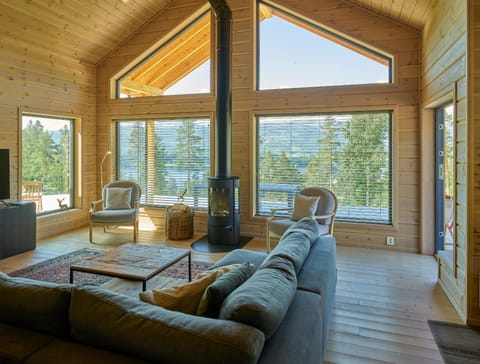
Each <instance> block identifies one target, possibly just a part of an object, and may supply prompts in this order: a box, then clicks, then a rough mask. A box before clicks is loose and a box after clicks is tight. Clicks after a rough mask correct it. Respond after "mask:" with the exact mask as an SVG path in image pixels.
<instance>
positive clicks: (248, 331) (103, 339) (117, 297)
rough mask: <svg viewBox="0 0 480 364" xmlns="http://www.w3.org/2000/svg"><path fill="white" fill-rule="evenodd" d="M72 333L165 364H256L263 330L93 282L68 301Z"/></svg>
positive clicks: (75, 290) (110, 348)
mask: <svg viewBox="0 0 480 364" xmlns="http://www.w3.org/2000/svg"><path fill="white" fill-rule="evenodd" d="M70 321H71V330H72V337H73V338H74V339H75V340H77V341H80V342H83V343H86V344H90V345H93V346H97V347H102V348H105V349H108V350H113V351H117V352H122V353H125V354H129V355H132V356H135V357H138V358H142V359H145V360H149V361H152V362H157V363H158V362H161V363H255V362H256V361H257V360H258V357H259V356H260V354H261V351H262V348H263V344H264V341H265V337H264V335H263V334H262V332H261V331H259V330H257V329H255V328H254V327H250V326H247V325H243V324H240V323H237V322H233V321H222V320H216V319H210V318H206V317H199V316H193V315H188V314H184V313H181V312H175V311H170V310H167V309H164V308H162V307H158V306H154V305H151V304H149V303H145V302H143V301H140V300H138V299H135V298H133V297H128V296H124V295H121V294H118V293H115V292H112V291H109V290H107V289H104V288H101V287H99V286H95V285H84V286H82V287H77V288H75V289H74V291H73V293H72V302H71V305H70Z"/></svg>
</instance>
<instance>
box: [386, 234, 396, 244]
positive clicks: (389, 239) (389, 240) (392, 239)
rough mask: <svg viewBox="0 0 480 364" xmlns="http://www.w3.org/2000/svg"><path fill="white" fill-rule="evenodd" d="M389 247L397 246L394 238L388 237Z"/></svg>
mask: <svg viewBox="0 0 480 364" xmlns="http://www.w3.org/2000/svg"><path fill="white" fill-rule="evenodd" d="M387 245H390V246H392V245H395V239H394V238H393V236H387Z"/></svg>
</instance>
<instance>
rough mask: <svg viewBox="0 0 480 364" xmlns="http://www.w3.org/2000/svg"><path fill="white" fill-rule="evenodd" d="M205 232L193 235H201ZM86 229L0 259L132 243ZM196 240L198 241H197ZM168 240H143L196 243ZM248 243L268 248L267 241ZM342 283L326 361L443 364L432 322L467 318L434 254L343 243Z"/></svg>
mask: <svg viewBox="0 0 480 364" xmlns="http://www.w3.org/2000/svg"><path fill="white" fill-rule="evenodd" d="M199 237H201V236H200V235H197V236H195V237H194V238H199ZM94 239H95V240H96V243H95V244H93V245H92V244H89V243H88V230H87V229H86V228H85V229H79V230H76V231H72V232H69V233H66V234H63V235H59V236H55V237H53V238H50V239H44V240H41V241H39V242H38V244H37V249H35V250H34V251H30V252H26V253H23V254H20V255H17V256H14V257H10V258H7V259H3V260H0V271H4V272H7V273H8V272H11V271H14V270H16V269H19V268H22V267H26V266H29V265H31V264H34V263H37V262H40V261H43V260H46V259H50V258H54V257H55V256H58V255H61V254H65V253H68V252H71V251H74V250H77V249H80V248H84V247H95V248H100V249H111V248H114V247H116V246H119V245H121V244H124V243H128V242H131V231H128V230H124V229H117V230H111V231H110V232H109V233H107V234H104V233H103V232H102V230H101V228H97V229H96V231H95V235H94ZM192 240H195V239H192ZM192 240H190V241H168V240H167V241H165V238H164V236H163V233H162V232H159V233H156V232H154V231H141V232H140V234H139V242H141V243H145V244H158V245H166V246H172V247H181V248H188V247H190V242H191V241H192ZM245 248H247V249H252V250H257V251H264V241H263V240H261V239H253V240H251V241H250V242H249V243H248V244H247V245H246V246H245ZM223 255H224V253H217V254H207V253H199V252H197V251H192V259H193V260H194V261H205V262H215V261H217V260H218V259H220V258H221V257H222V256H223ZM337 267H338V285H337V297H336V306H335V311H334V316H333V319H332V325H331V330H330V338H329V344H328V351H327V357H326V361H327V363H352V364H361V363H409V364H415V363H442V362H443V361H442V359H441V356H440V353H439V351H438V349H437V346H436V344H435V341H434V340H433V337H432V335H431V333H430V330H429V328H428V324H427V320H430V319H432V320H440V321H450V322H461V321H460V318H459V317H458V315H457V314H456V312H455V310H454V309H453V307H452V305H451V304H450V303H449V301H448V299H447V298H446V296H445V294H444V293H443V291H442V290H441V288H440V287H439V285H438V284H437V264H436V261H435V259H434V258H433V257H429V256H422V255H416V254H409V253H397V252H391V251H387V250H373V249H362V248H352V247H341V246H339V247H337Z"/></svg>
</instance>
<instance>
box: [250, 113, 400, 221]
mask: <svg viewBox="0 0 480 364" xmlns="http://www.w3.org/2000/svg"><path fill="white" fill-rule="evenodd" d="M375 113H376V114H378V113H386V114H388V115H389V120H388V136H387V137H388V140H389V148H388V155H389V161H388V166H389V182H388V183H389V198H388V201H389V208H388V221H384V222H382V221H378V220H371V221H369V220H365V221H362V220H360V219H346V218H342V217H341V216H340V215H339V214H338V212H339V211H338V210H337V217H336V220H337V221H341V222H346V223H349V224H359V225H360V226H363V225H365V224H368V225H376V226H378V227H381V228H388V227H394V226H396V225H397V220H396V219H397V213H398V212H397V211H396V209H397V203H396V199H397V197H396V195H397V191H396V183H395V179H396V177H395V171H394V166H395V165H396V162H395V160H396V158H397V157H396V155H397V153H396V151H395V150H396V149H395V141H394V135H395V132H394V130H395V123H394V118H395V110H392V109H383V108H380V109H375V108H374V109H364V110H355V111H338V112H335V111H328V112H325V111H319V112H306V113H294V112H274V113H261V112H258V113H254V114H253V135H254V142H253V143H252V148H253V153H252V154H253V158H252V163H253V168H252V182H251V183H252V184H251V186H252V191H253V192H252V208H251V211H252V217H254V218H264V217H267V216H269V213H268V211H267V210H266V211H265V213H259V207H258V204H259V201H258V199H259V196H258V184H259V178H260V169H259V168H260V163H259V158H260V156H259V154H260V152H259V141H260V138H261V135H260V132H259V123H260V121H259V120H260V118H261V117H267V118H269V117H304V116H329V115H333V116H335V115H354V114H375ZM315 153H316V151H315ZM323 187H327V188H328V186H323ZM301 188H303V187H301ZM301 188H300V189H301ZM333 192H334V193H335V190H334V191H333ZM339 197H340V198H339ZM337 198H339V200H340V199H341V196H339V195H337ZM292 202H293V200H292ZM292 206H293V205H292ZM283 207H287V206H283Z"/></svg>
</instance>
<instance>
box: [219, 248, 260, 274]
mask: <svg viewBox="0 0 480 364" xmlns="http://www.w3.org/2000/svg"><path fill="white" fill-rule="evenodd" d="M266 257H267V254H265V253H260V252H254V251H251V250H246V249H234V250H232V251H231V252H230V253H228V254H227V255H225V256H224V257H223V258H222V259H220V260H219V261H218V262H217V263H215V264H214V265H213V267H212V268H210V269H215V268H218V267H222V266H225V265H229V264H234V263H243V262H249V263H250V264H252V265H253V271H256V270H257V268H258V267H259V266H260V265H261V264H262V263H263V261H264V260H265V258H266Z"/></svg>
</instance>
